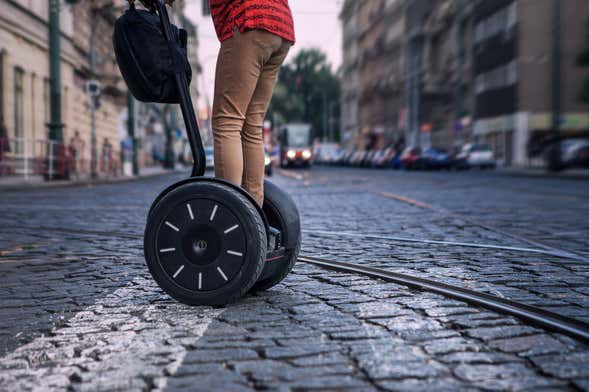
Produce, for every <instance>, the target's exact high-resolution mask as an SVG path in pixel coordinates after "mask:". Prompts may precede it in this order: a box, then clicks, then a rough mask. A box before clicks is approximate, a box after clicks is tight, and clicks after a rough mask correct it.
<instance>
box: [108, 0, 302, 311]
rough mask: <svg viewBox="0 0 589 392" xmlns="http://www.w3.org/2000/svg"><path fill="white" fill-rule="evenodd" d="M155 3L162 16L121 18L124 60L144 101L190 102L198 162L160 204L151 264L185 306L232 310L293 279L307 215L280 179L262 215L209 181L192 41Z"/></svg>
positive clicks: (151, 222)
mask: <svg viewBox="0 0 589 392" xmlns="http://www.w3.org/2000/svg"><path fill="white" fill-rule="evenodd" d="M152 4H153V11H152V12H149V11H144V10H137V9H135V7H134V6H131V8H130V9H129V10H128V11H127V12H126V13H125V14H124V15H123V16H121V17H120V18H119V20H117V23H116V24H115V34H114V38H113V41H114V45H115V53H116V56H117V62H118V64H119V68H120V70H121V74H122V75H123V78H124V79H125V82H126V83H127V85H128V86H129V89H130V91H131V92H132V93H133V95H134V96H135V97H136V98H137V99H139V100H142V101H147V102H160V103H179V104H180V107H181V110H182V116H183V118H184V122H185V124H186V130H187V134H188V140H189V142H190V147H191V151H192V157H193V160H194V165H193V168H192V175H191V177H190V178H187V179H185V180H182V181H180V182H177V183H175V184H173V185H171V186H169V187H168V188H167V189H165V190H164V191H163V192H161V193H160V194H159V196H158V197H157V198H156V199H155V201H154V202H153V205H152V206H151V210H150V212H149V215H148V218H147V223H146V228H145V235H144V254H145V260H146V262H147V266H148V268H149V271H150V272H151V274H152V276H153V278H154V279H155V281H156V282H157V283H158V285H159V286H160V287H161V288H162V289H163V290H164V291H165V292H166V293H168V294H169V295H170V296H172V297H173V298H175V299H177V300H178V301H181V302H183V303H186V304H190V305H224V304H227V303H229V302H232V301H235V300H237V299H239V298H241V297H242V296H243V295H244V294H246V293H247V292H248V291H260V290H266V289H268V288H270V287H272V286H274V285H276V284H277V283H279V282H280V281H281V280H282V279H284V278H285V277H286V276H287V275H288V273H289V272H290V271H291V269H292V268H293V266H294V264H295V262H296V259H297V256H298V252H299V248H300V242H301V232H300V219H299V213H298V211H297V208H296V205H295V203H294V202H293V200H292V199H291V198H290V197H289V196H288V195H287V194H286V193H284V192H283V191H281V190H280V188H278V187H277V186H276V185H274V184H272V183H271V182H268V181H266V182H265V194H264V204H263V209H262V208H260V207H259V206H258V204H257V203H256V202H255V201H254V199H253V198H252V197H251V196H250V195H249V194H248V193H247V192H246V191H245V190H244V189H242V188H240V187H239V186H236V185H234V184H232V183H230V182H227V181H223V180H220V179H215V178H208V177H204V173H205V168H206V167H205V166H206V160H205V154H204V149H203V145H202V140H201V138H200V132H199V127H198V123H197V120H196V116H195V113H194V109H193V106H192V100H191V97H190V93H189V83H190V82H189V80H190V77H191V73H190V67H189V65H188V61H187V58H186V40H187V35H186V33H185V32H184V31H183V30H181V29H178V28H176V27H175V26H173V25H172V24H171V23H170V19H169V16H168V13H167V9H166V6H165V4H164V2H163V1H162V0H155V1H153V2H152ZM158 41H159V42H160V47H159V48H158ZM162 48H164V49H162ZM154 55H156V56H158V55H159V57H158V58H154V57H153V56H154ZM187 65H188V67H187ZM158 67H159V68H158ZM154 69H159V70H160V72H154ZM150 83H151V85H150Z"/></svg>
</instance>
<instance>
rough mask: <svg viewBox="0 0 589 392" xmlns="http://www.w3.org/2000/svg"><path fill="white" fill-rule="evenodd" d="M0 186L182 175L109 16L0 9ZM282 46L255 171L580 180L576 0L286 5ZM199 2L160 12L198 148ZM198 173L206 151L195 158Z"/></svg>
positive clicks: (207, 138) (587, 106) (86, 4)
mask: <svg viewBox="0 0 589 392" xmlns="http://www.w3.org/2000/svg"><path fill="white" fill-rule="evenodd" d="M0 5H1V7H0V185H2V184H14V183H21V182H23V181H24V182H27V183H36V182H39V183H40V182H46V181H51V180H61V181H74V180H94V179H97V180H98V179H104V178H113V177H125V176H137V175H140V174H149V173H154V172H160V171H164V170H172V169H181V168H183V167H184V166H189V165H190V163H191V162H190V159H191V158H190V152H189V148H188V142H187V138H186V135H185V133H184V124H183V121H182V118H181V116H180V112H179V110H178V109H177V108H176V107H174V106H172V105H160V104H146V103H142V102H138V101H136V100H134V99H133V98H132V97H131V96H129V94H128V93H127V89H126V87H125V84H124V82H123V81H122V78H121V76H120V74H119V72H118V68H117V65H116V61H115V58H114V52H113V48H112V41H111V39H112V31H113V25H114V22H115V20H116V18H117V17H118V16H119V15H120V14H121V13H122V12H124V10H125V8H126V7H127V3H126V1H124V0H116V1H114V0H85V1H79V0H0ZM290 5H291V8H292V10H293V15H294V19H295V31H296V35H297V43H296V45H295V46H294V47H293V49H292V50H291V53H290V54H289V57H288V58H287V61H286V63H285V65H284V66H283V69H282V71H281V73H280V77H279V82H278V84H277V86H276V89H275V93H274V97H273V100H272V103H271V105H270V109H269V112H268V116H267V121H266V122H265V124H264V137H265V139H264V140H265V143H266V150H267V164H268V168H267V169H268V170H267V172H268V173H271V171H272V167H273V166H278V165H280V166H282V167H284V168H289V167H299V166H304V167H310V166H312V165H313V164H329V165H347V166H366V167H381V168H386V169H391V170H393V169H401V170H433V169H447V170H467V169H471V168H478V169H498V170H550V171H563V170H567V171H577V172H579V171H581V172H585V170H586V169H585V168H587V167H589V139H588V138H589V3H588V2H587V1H586V0H485V1H480V0H479V1H471V0H362V1H358V0H324V1H321V2H317V1H309V0H291V1H290ZM208 13H209V10H208V3H207V2H206V1H205V2H203V1H202V0H177V1H176V2H175V4H174V7H173V11H172V16H173V19H174V22H175V23H176V24H178V25H181V26H182V27H184V28H185V29H187V30H188V33H189V60H190V63H191V65H192V68H193V71H194V75H195V76H194V77H193V81H192V85H191V93H192V95H193V100H194V102H195V104H196V105H197V113H198V117H199V121H200V124H201V128H202V137H203V140H204V142H205V144H206V145H207V146H208V145H210V143H211V130H210V115H211V113H210V112H211V106H212V95H213V94H212V91H213V80H214V68H215V60H216V53H217V50H218V48H219V43H218V40H217V37H216V36H215V33H214V29H213V26H212V21H211V19H210V16H209V15H208ZM207 154H208V155H210V156H209V164H210V163H212V161H213V159H214V157H213V156H212V149H210V148H207Z"/></svg>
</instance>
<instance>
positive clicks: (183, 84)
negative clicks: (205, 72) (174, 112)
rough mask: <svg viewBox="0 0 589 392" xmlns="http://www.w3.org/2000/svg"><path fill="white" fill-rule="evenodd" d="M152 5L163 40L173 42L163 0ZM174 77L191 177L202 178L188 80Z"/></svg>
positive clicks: (202, 154)
mask: <svg viewBox="0 0 589 392" xmlns="http://www.w3.org/2000/svg"><path fill="white" fill-rule="evenodd" d="M154 3H155V6H156V9H157V12H158V14H159V17H160V21H161V24H162V30H163V32H164V37H165V39H166V40H167V41H174V40H175V37H174V34H173V32H172V28H171V26H170V17H169V16H168V10H167V9H166V4H165V2H164V0H155V1H154ZM174 77H175V79H176V84H177V85H178V92H179V93H180V108H181V109H182V117H183V118H184V124H186V133H187V134H188V141H189V143H190V149H191V151H192V159H193V160H194V164H193V166H192V177H197V176H203V175H204V173H205V170H206V158H205V151H204V147H203V145H202V139H201V138H200V131H199V128H198V122H197V120H196V113H195V112H194V107H193V106H192V98H190V90H189V88H188V80H187V79H186V74H185V73H184V71H181V72H176V73H175V74H174Z"/></svg>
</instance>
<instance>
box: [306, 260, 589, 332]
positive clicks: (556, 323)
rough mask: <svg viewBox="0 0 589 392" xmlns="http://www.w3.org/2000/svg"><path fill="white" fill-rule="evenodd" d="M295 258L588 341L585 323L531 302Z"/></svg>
mask: <svg viewBox="0 0 589 392" xmlns="http://www.w3.org/2000/svg"><path fill="white" fill-rule="evenodd" d="M298 260H299V261H302V262H304V263H309V264H313V265H316V266H318V267H321V268H325V269H329V270H332V271H338V272H347V273H353V274H360V275H364V276H368V277H371V278H378V279H382V280H384V281H386V282H391V283H396V284H399V285H403V286H408V287H411V288H414V289H418V290H422V291H429V292H433V293H437V294H441V295H443V296H445V297H448V298H453V299H457V300H460V301H463V302H467V303H469V304H472V305H476V306H480V307H483V308H486V309H490V310H493V311H496V312H499V313H503V314H507V315H510V316H514V317H517V318H519V319H521V320H524V321H526V322H527V323H529V324H531V325H534V326H538V327H541V328H544V329H547V330H550V331H553V332H558V333H562V334H564V335H568V336H570V337H572V338H575V339H577V340H580V341H583V342H585V343H589V324H588V323H585V322H583V321H579V320H575V319H573V318H570V317H565V316H561V315H559V314H556V313H553V312H549V311H546V310H543V309H540V308H537V307H534V306H530V305H525V304H522V303H519V302H515V301H510V300H507V299H503V298H499V297H496V296H494V295H490V294H486V293H480V292H477V291H473V290H469V289H465V288H462V287H457V286H452V285H449V284H446V283H442V282H437V281H434V280H430V279H424V278H418V277H414V276H410V275H406V274H400V273H396V272H391V271H387V270H383V269H380V268H374V267H366V266H360V265H356V264H351V263H344V262H339V261H333V260H327V259H323V258H318V257H312V256H303V255H301V256H299V258H298Z"/></svg>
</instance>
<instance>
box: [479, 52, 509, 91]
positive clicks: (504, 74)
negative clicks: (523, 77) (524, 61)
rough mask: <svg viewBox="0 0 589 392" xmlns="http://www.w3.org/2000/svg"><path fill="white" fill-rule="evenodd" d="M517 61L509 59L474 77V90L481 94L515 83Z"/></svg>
mask: <svg viewBox="0 0 589 392" xmlns="http://www.w3.org/2000/svg"><path fill="white" fill-rule="evenodd" d="M517 79H518V75H517V63H516V61H515V60H514V61H510V62H509V63H507V64H504V65H501V66H499V67H497V68H494V69H492V70H490V71H488V72H485V73H482V74H479V75H477V77H476V78H475V92H476V93H477V94H482V93H484V92H486V91H490V90H497V89H500V88H505V87H509V86H512V85H514V84H516V83H517Z"/></svg>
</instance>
